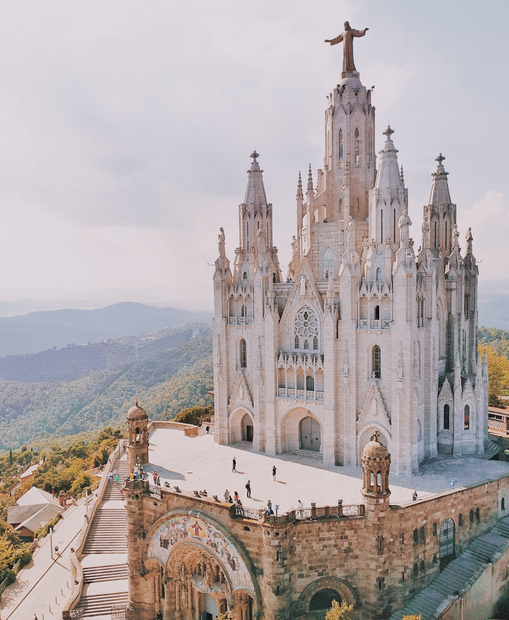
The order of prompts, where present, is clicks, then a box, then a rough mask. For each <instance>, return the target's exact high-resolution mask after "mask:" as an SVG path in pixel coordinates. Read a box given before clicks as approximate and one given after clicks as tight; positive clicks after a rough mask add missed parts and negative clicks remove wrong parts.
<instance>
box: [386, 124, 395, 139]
mask: <svg viewBox="0 0 509 620" xmlns="http://www.w3.org/2000/svg"><path fill="white" fill-rule="evenodd" d="M393 133H394V129H391V126H390V125H387V129H386V130H385V131H384V136H387V138H390V137H391V136H392V134H393Z"/></svg>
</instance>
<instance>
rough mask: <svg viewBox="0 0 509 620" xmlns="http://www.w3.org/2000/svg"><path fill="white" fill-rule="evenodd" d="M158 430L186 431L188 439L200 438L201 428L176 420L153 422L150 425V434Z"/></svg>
mask: <svg viewBox="0 0 509 620" xmlns="http://www.w3.org/2000/svg"><path fill="white" fill-rule="evenodd" d="M156 428H172V429H175V430H176V431H184V434H185V436H186V437H198V430H199V427H198V426H195V425H194V424H184V423H183V422H175V421H174V420H152V421H151V422H150V423H149V425H148V432H149V433H150V432H151V431H153V430H155V429H156Z"/></svg>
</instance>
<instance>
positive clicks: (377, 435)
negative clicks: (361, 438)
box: [371, 431, 380, 441]
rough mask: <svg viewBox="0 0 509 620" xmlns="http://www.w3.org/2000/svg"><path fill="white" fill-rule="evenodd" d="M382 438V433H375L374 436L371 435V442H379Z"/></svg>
mask: <svg viewBox="0 0 509 620" xmlns="http://www.w3.org/2000/svg"><path fill="white" fill-rule="evenodd" d="M379 437H380V431H375V432H374V433H373V434H372V435H371V441H378V438H379Z"/></svg>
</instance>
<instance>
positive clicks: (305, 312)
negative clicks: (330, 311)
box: [295, 306, 318, 349]
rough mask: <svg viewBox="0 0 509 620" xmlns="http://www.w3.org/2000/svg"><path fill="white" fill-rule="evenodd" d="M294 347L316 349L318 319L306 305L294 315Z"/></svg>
mask: <svg viewBox="0 0 509 620" xmlns="http://www.w3.org/2000/svg"><path fill="white" fill-rule="evenodd" d="M295 348H296V349H318V321H317V319H316V316H315V315H314V314H313V312H312V311H311V310H310V309H309V308H308V307H307V306H304V308H301V309H300V310H299V312H298V313H297V316H296V317H295Z"/></svg>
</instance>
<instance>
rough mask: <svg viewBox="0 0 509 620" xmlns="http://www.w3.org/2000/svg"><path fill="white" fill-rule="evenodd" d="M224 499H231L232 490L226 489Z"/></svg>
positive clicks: (227, 500)
mask: <svg viewBox="0 0 509 620" xmlns="http://www.w3.org/2000/svg"><path fill="white" fill-rule="evenodd" d="M224 501H225V502H229V501H230V491H228V489H226V491H225V492H224Z"/></svg>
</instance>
